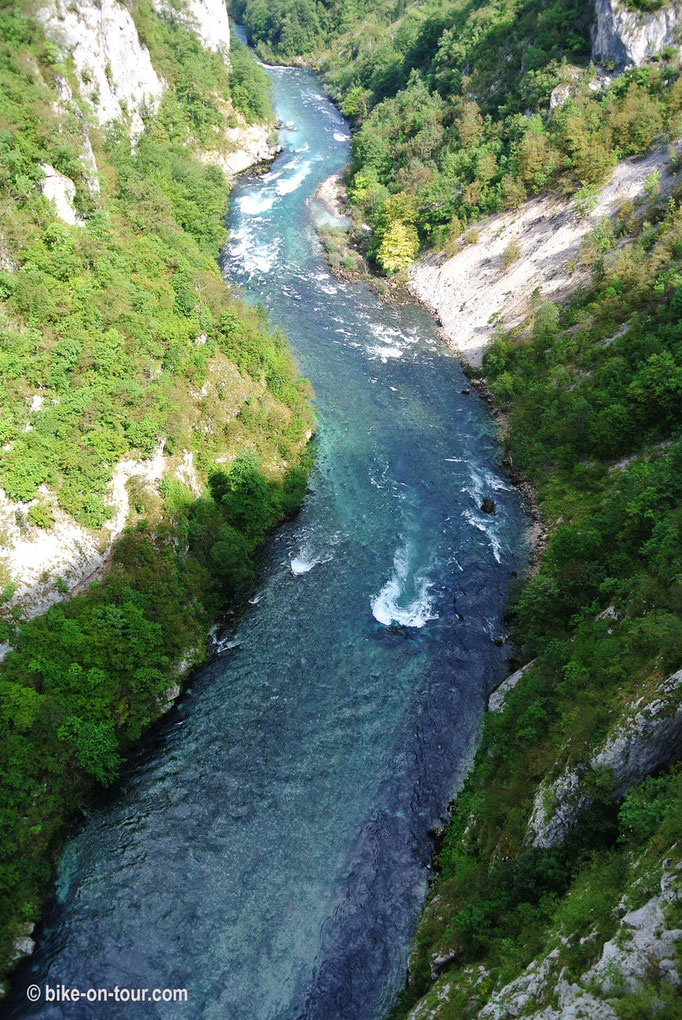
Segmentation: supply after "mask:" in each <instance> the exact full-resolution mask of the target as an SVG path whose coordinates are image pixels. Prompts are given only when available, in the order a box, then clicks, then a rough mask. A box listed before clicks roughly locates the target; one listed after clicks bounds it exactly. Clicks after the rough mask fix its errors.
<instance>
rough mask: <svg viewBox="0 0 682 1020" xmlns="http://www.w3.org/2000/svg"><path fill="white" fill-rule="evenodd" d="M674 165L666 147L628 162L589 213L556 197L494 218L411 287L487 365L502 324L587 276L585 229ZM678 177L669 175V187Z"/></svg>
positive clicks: (430, 259)
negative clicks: (509, 256) (514, 253)
mask: <svg viewBox="0 0 682 1020" xmlns="http://www.w3.org/2000/svg"><path fill="white" fill-rule="evenodd" d="M669 166H670V164H669V160H668V157H667V154H666V152H665V150H658V151H656V152H652V153H651V154H650V155H649V156H646V157H645V158H644V159H626V160H623V162H622V163H619V164H618V166H617V167H616V168H615V169H614V171H613V174H612V176H611V180H610V181H609V182H608V184H606V185H605V186H604V187H603V188H602V190H601V191H600V193H599V195H598V197H597V200H596V202H595V204H594V206H593V207H592V208H591V209H590V210H589V211H587V212H586V214H585V215H583V216H578V214H577V212H576V209H575V206H574V204H573V202H571V201H567V200H560V199H556V198H553V197H550V196H543V197H541V198H533V199H530V200H529V201H527V202H524V203H523V205H522V206H520V207H519V208H518V209H514V210H512V211H510V212H505V213H500V214H498V215H495V216H491V218H490V219H489V220H488V221H487V222H485V223H483V224H482V225H480V226H478V227H477V228H476V232H477V235H478V236H477V237H476V239H474V240H473V241H472V243H464V244H461V247H460V250H459V251H458V252H457V254H455V255H453V256H451V257H450V258H447V257H445V258H444V257H443V256H442V255H429V256H427V257H426V258H424V259H420V261H419V262H417V263H416V265H415V266H413V267H412V270H411V272H410V283H409V286H410V289H411V290H412V291H413V292H414V293H415V294H416V296H417V297H418V298H419V299H420V300H421V301H422V302H423V303H424V304H425V305H426V306H427V307H428V308H430V309H431V310H432V311H433V312H435V313H436V315H437V316H438V317H439V319H440V320H441V324H442V327H443V332H444V333H445V334H446V336H447V338H448V340H449V342H450V343H451V345H452V347H453V348H454V350H456V351H457V353H458V354H459V355H460V357H461V358H462V360H464V361H466V362H467V363H468V364H469V365H471V366H472V367H474V368H480V366H481V361H482V358H483V353H484V351H485V349H486V347H487V346H488V344H489V343H490V341H491V339H492V337H493V334H494V332H495V330H496V329H498V328H500V327H503V328H506V329H511V328H513V327H514V326H516V325H518V324H519V323H520V322H522V321H523V320H524V319H525V318H526V317H527V316H528V314H529V309H530V306H529V301H530V299H531V296H532V295H533V293H534V292H536V291H539V292H540V293H541V295H542V298H543V299H544V300H545V301H562V300H565V299H566V298H568V297H569V296H570V295H571V294H572V293H573V292H574V291H575V290H576V289H577V287H578V286H579V285H580V284H581V283H583V282H584V281H585V279H586V278H587V275H588V270H586V269H584V268H581V266H580V246H581V243H582V241H583V238H584V237H585V235H586V234H587V233H588V232H589V231H591V230H593V229H594V228H595V227H596V226H597V224H598V223H599V222H600V220H601V219H602V218H603V217H604V216H608V217H613V216H615V214H616V211H617V209H618V205H619V203H620V202H621V201H622V200H623V199H633V200H634V199H637V198H638V197H640V196H643V195H645V182H646V178H647V177H648V175H649V174H650V173H652V171H654V170H658V171H659V172H661V173H662V172H663V171H665V170H666V168H669ZM677 180H679V177H677V176H675V177H673V176H668V177H663V176H662V177H661V187H662V189H663V190H667V189H669V188H670V187H672V186H673V185H674V184H675V183H676V181H677ZM510 245H513V246H515V247H516V248H517V249H519V250H520V256H519V257H518V258H516V259H515V260H514V261H513V262H512V264H511V265H509V266H507V265H505V251H506V250H507V249H508V248H509V246H510Z"/></svg>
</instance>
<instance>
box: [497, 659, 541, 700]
mask: <svg viewBox="0 0 682 1020" xmlns="http://www.w3.org/2000/svg"><path fill="white" fill-rule="evenodd" d="M533 662H535V659H533ZM533 662H527V663H526V665H525V666H522V667H521V669H517V671H516V672H515V673H512V674H511V676H508V677H507V679H506V680H503V681H502V683H501V684H500V686H499V687H496V688H495V690H494V691H493V692H492V694H491V695H490V697H489V698H488V711H489V712H501V711H502V709H503V708H504V706H505V702H506V700H507V695H508V694H509V692H510V691H513V689H514V688H515V687H516V685H517V683H518V682H519V680H520V679H521V677H522V676H523V675H524V673H526V672H527V670H529V669H530V667H531V666H532V665H533Z"/></svg>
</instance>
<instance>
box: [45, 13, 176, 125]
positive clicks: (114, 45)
mask: <svg viewBox="0 0 682 1020" xmlns="http://www.w3.org/2000/svg"><path fill="white" fill-rule="evenodd" d="M39 16H40V18H41V20H42V21H43V23H44V25H45V29H46V31H47V33H48V35H49V36H50V37H51V39H52V40H53V42H55V43H56V45H57V47H58V49H59V51H60V55H61V57H62V59H65V58H67V57H69V56H70V57H71V58H72V60H73V63H74V67H75V69H76V73H77V74H78V76H79V78H80V80H81V82H82V83H83V85H82V92H83V94H84V96H85V97H86V98H87V99H88V100H89V102H90V104H91V106H92V109H93V112H94V114H95V117H96V118H97V121H98V122H99V123H100V124H101V125H104V124H107V123H109V122H111V121H113V120H121V119H128V120H129V129H130V133H131V136H132V137H133V138H137V137H139V135H140V134H141V132H142V127H143V124H142V117H141V112H142V111H143V109H144V107H145V105H147V106H149V107H150V108H151V109H155V108H156V107H157V106H158V103H159V100H160V99H161V94H162V92H163V82H162V80H161V79H160V78H159V76H158V75H157V73H156V71H155V70H154V67H153V66H152V61H151V57H150V56H149V51H148V50H147V48H146V47H145V46H143V45H142V43H141V42H140V39H139V36H138V34H137V29H136V28H135V22H134V21H133V18H132V15H131V13H130V11H129V10H128V8H127V7H126V6H125V5H124V4H121V3H118V0H100V2H98V3H95V2H94V0H80V2H78V3H73V4H68V5H66V4H63V3H62V2H61V0H48V3H46V4H45V5H44V6H43V7H42V8H41V9H40V11H39Z"/></svg>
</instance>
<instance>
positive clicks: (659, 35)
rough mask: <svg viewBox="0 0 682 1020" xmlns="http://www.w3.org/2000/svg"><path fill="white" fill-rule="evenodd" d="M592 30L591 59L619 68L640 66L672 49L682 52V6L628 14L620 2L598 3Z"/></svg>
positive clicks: (610, 0)
mask: <svg viewBox="0 0 682 1020" xmlns="http://www.w3.org/2000/svg"><path fill="white" fill-rule="evenodd" d="M595 14H596V21H595V23H594V26H593V28H592V59H593V60H595V61H598V62H607V61H613V63H614V64H615V66H616V67H618V68H622V67H625V66H626V65H628V64H634V65H635V66H639V65H640V64H645V63H646V62H647V61H649V60H651V58H652V57H653V56H655V55H656V54H659V53H661V52H662V51H663V50H664V49H665V48H666V47H668V46H672V47H673V48H674V49H675V50H677V52H678V53H682V46H680V40H679V37H678V33H677V28H678V26H679V24H680V19H681V17H682V5H681V4H680V3H679V2H677V0H673V2H672V3H671V4H670V5H669V6H666V7H663V8H662V9H661V10H659V11H653V12H652V13H650V14H642V13H640V12H639V11H629V10H627V9H626V8H625V7H623V6H622V5H621V4H620V3H618V0H596V4H595Z"/></svg>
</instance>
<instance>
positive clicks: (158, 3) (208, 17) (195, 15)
mask: <svg viewBox="0 0 682 1020" xmlns="http://www.w3.org/2000/svg"><path fill="white" fill-rule="evenodd" d="M154 10H155V11H156V12H157V13H158V14H161V15H165V16H168V15H172V16H173V17H178V16H182V15H183V13H185V14H186V20H187V23H188V24H189V25H190V26H192V27H193V28H194V30H195V32H196V33H197V35H198V36H199V38H200V39H201V42H202V44H203V45H204V46H205V47H206V49H207V50H213V51H214V52H216V53H220V54H222V57H223V59H224V60H225V62H226V63H229V53H230V23H229V19H228V17H227V8H226V6H225V4H224V2H223V0H188V2H187V6H186V8H185V10H184V11H183V10H182V9H180V8H179V7H178V4H177V2H173V0H154Z"/></svg>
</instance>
